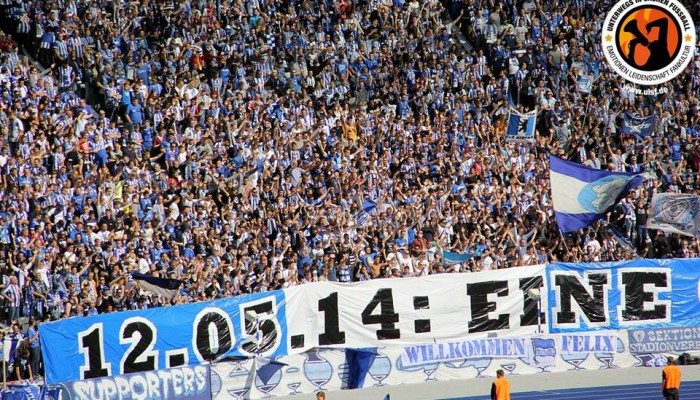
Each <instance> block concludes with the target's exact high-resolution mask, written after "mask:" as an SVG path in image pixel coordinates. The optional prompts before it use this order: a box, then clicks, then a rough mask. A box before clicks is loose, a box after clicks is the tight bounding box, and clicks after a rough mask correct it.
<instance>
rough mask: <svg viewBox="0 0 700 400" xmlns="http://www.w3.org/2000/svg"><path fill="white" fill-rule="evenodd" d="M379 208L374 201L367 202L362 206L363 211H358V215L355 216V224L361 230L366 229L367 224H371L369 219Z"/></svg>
mask: <svg viewBox="0 0 700 400" xmlns="http://www.w3.org/2000/svg"><path fill="white" fill-rule="evenodd" d="M376 208H377V203H376V202H374V201H372V200H365V201H364V202H363V204H362V210H360V211H358V212H357V214H355V223H357V226H358V227H359V228H364V227H365V226H366V225H367V223H369V219H370V218H371V216H372V213H373V212H374V210H375V209H376Z"/></svg>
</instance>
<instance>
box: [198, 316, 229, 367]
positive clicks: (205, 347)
mask: <svg viewBox="0 0 700 400" xmlns="http://www.w3.org/2000/svg"><path fill="white" fill-rule="evenodd" d="M221 312H223V311H221ZM211 325H214V329H216V333H217V334H216V337H218V343H210V342H211V340H210V338H209V327H210V326H211ZM231 328H232V327H231V326H229V323H228V321H227V320H226V318H225V317H224V316H223V315H221V314H220V313H218V312H213V311H209V312H207V313H206V314H204V315H203V316H202V317H201V318H200V319H199V321H198V323H197V326H196V328H195V344H196V346H197V347H196V349H195V350H196V351H197V352H198V353H199V355H200V356H201V357H202V359H203V360H204V361H214V360H216V359H217V358H219V357H220V356H222V355H224V354H226V353H228V352H229V350H231V346H232V340H231V338H232V332H231ZM214 350H215V351H214Z"/></svg>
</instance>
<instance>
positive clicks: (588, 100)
mask: <svg viewBox="0 0 700 400" xmlns="http://www.w3.org/2000/svg"><path fill="white" fill-rule="evenodd" d="M591 89H592V88H591ZM591 96H592V95H591V93H588V99H587V100H586V109H585V111H584V114H583V126H582V127H581V128H582V129H586V121H587V120H588V105H589V104H591Z"/></svg>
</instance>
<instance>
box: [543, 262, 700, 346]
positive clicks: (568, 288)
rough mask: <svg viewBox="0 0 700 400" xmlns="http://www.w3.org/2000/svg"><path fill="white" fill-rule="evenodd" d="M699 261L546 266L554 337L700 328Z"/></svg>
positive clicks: (559, 264)
mask: <svg viewBox="0 0 700 400" xmlns="http://www.w3.org/2000/svg"><path fill="white" fill-rule="evenodd" d="M699 265H700V262H699V260H698V259H682V260H650V259H636V260H630V261H622V262H614V263H595V264H585V263H568V264H564V263H555V264H551V265H548V266H547V290H548V293H547V295H548V296H547V299H548V307H547V310H546V312H547V324H548V326H549V332H551V333H557V332H581V331H592V330H601V329H613V330H617V329H649V328H663V327H694V326H700V298H699V297H698V281H699V280H700V268H698V267H699Z"/></svg>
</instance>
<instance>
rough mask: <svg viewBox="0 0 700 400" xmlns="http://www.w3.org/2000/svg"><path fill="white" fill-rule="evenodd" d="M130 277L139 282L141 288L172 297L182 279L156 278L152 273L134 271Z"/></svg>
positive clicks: (176, 292) (175, 294)
mask: <svg viewBox="0 0 700 400" xmlns="http://www.w3.org/2000/svg"><path fill="white" fill-rule="evenodd" d="M131 277H132V278H134V281H135V282H137V283H138V284H139V286H140V287H141V289H143V290H147V291H149V292H151V293H153V294H156V295H158V296H163V297H165V298H167V299H172V298H173V297H175V296H177V294H178V293H179V292H180V285H182V283H183V282H182V281H181V280H178V279H165V278H158V277H155V276H152V275H146V274H141V273H138V272H136V271H134V272H132V273H131Z"/></svg>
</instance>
